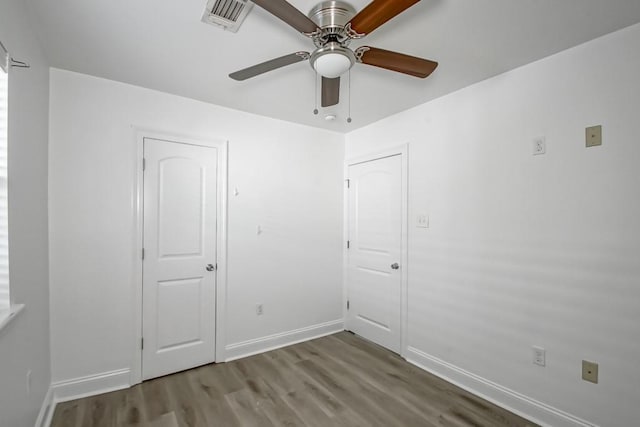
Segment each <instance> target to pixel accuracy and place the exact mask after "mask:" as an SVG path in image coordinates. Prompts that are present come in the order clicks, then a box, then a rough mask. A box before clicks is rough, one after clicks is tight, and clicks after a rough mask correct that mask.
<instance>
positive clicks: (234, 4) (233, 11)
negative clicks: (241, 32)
mask: <svg viewBox="0 0 640 427" xmlns="http://www.w3.org/2000/svg"><path fill="white" fill-rule="evenodd" d="M252 7H253V3H252V2H251V1H249V0H208V1H207V7H206V9H205V10H204V15H202V22H204V23H206V24H212V25H215V26H218V27H222V28H223V29H225V30H228V31H231V32H232V33H235V32H237V31H238V28H240V25H241V24H242V21H244V18H246V17H247V15H248V14H249V11H251V8H252Z"/></svg>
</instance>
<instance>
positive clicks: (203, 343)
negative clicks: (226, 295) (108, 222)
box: [142, 138, 218, 379]
mask: <svg viewBox="0 0 640 427" xmlns="http://www.w3.org/2000/svg"><path fill="white" fill-rule="evenodd" d="M217 154H218V153H217V149H216V148H213V147H204V146H198V145H189V144H182V143H177V142H168V141H161V140H156V139H150V138H145V139H144V158H145V169H144V230H143V233H144V238H143V242H144V243H143V246H144V259H143V280H142V282H143V285H142V293H143V296H142V300H143V307H142V310H143V316H142V333H143V340H144V341H143V343H144V344H143V351H142V377H143V379H149V378H154V377H158V376H162V375H166V374H169V373H173V372H177V371H181V370H184V369H189V368H193V367H195V366H199V365H203V364H206V363H210V362H213V361H214V358H215V288H216V271H215V270H216V214H217V209H216V208H217V206H216V204H217V197H216V196H217V194H216V192H217V170H216V169H217Z"/></svg>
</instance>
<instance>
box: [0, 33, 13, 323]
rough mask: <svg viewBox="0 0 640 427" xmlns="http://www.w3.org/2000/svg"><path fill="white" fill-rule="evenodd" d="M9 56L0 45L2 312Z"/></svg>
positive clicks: (3, 307)
mask: <svg viewBox="0 0 640 427" xmlns="http://www.w3.org/2000/svg"><path fill="white" fill-rule="evenodd" d="M8 61H9V54H8V53H7V51H6V50H5V49H4V46H2V43H0V312H4V311H8V310H9V307H10V305H11V299H10V297H9V227H8V221H7V218H8V213H7V205H8V203H7V136H8V134H7V127H8V114H7V112H8V108H9V101H8V93H9V75H8V71H9V66H8Z"/></svg>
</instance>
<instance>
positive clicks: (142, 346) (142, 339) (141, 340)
mask: <svg viewBox="0 0 640 427" xmlns="http://www.w3.org/2000/svg"><path fill="white" fill-rule="evenodd" d="M140 349H141V350H144V338H140Z"/></svg>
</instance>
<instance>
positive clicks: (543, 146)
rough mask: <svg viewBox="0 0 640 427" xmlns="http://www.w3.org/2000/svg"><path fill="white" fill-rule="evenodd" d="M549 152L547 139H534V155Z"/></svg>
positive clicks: (542, 137)
mask: <svg viewBox="0 0 640 427" xmlns="http://www.w3.org/2000/svg"><path fill="white" fill-rule="evenodd" d="M546 151H547V138H545V137H544V136H539V137H537V138H534V139H533V155H534V156H537V155H540V154H544V153H545V152H546Z"/></svg>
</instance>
